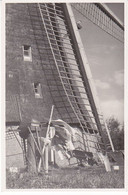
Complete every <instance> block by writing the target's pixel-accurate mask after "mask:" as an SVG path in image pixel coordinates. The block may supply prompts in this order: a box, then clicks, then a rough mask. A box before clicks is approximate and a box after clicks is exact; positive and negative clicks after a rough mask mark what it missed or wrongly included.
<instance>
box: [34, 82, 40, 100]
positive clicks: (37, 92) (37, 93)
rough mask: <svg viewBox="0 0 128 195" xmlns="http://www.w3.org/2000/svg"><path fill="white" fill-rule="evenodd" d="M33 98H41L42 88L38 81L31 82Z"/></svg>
mask: <svg viewBox="0 0 128 195" xmlns="http://www.w3.org/2000/svg"><path fill="white" fill-rule="evenodd" d="M33 88H34V93H35V98H42V90H41V84H40V83H33Z"/></svg>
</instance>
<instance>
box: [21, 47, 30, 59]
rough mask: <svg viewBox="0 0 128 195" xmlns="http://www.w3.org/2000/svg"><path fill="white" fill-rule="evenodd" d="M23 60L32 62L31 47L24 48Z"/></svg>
mask: <svg viewBox="0 0 128 195" xmlns="http://www.w3.org/2000/svg"><path fill="white" fill-rule="evenodd" d="M23 59H24V61H32V50H31V46H29V45H24V46H23Z"/></svg>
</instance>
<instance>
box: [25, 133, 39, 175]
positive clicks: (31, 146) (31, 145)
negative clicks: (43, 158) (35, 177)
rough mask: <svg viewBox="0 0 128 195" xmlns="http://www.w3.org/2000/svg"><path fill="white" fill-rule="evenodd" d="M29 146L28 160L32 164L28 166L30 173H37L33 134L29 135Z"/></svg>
mask: <svg viewBox="0 0 128 195" xmlns="http://www.w3.org/2000/svg"><path fill="white" fill-rule="evenodd" d="M27 146H28V151H27V158H28V159H29V161H30V164H29V166H28V171H29V172H33V173H36V172H37V169H36V158H35V143H34V141H33V138H32V135H31V134H29V137H28V139H27ZM31 165H32V166H31Z"/></svg>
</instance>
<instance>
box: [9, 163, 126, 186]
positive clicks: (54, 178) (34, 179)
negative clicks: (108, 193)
mask: <svg viewBox="0 0 128 195" xmlns="http://www.w3.org/2000/svg"><path fill="white" fill-rule="evenodd" d="M6 182H7V186H6V188H7V189H77V188H84V189H85V188H89V189H90V188H109V189H110V188H123V187H124V171H123V167H120V170H119V171H114V170H112V171H111V172H109V173H107V172H106V171H105V169H104V167H96V166H95V167H68V168H57V169H55V168H52V169H51V170H50V171H49V173H48V175H45V174H44V173H43V172H42V173H41V174H40V175H36V174H29V173H27V172H22V173H21V172H19V173H16V174H14V173H10V172H9V171H7V178H6Z"/></svg>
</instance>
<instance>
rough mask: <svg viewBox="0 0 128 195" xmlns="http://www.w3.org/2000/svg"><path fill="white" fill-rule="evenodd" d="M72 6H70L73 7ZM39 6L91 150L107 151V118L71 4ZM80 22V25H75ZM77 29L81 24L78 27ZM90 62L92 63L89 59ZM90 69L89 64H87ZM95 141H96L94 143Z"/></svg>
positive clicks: (57, 63)
mask: <svg viewBox="0 0 128 195" xmlns="http://www.w3.org/2000/svg"><path fill="white" fill-rule="evenodd" d="M69 7H70V8H69ZM38 8H39V11H40V15H41V18H42V22H43V25H44V28H45V31H46V34H47V38H48V41H49V45H50V48H51V51H52V55H53V58H54V61H55V65H56V68H57V72H58V77H59V78H60V82H61V84H62V86H63V90H64V92H65V94H66V96H67V99H68V101H69V103H70V106H71V108H72V110H73V112H74V114H75V116H76V119H77V120H78V121H79V125H80V127H81V129H82V132H83V142H84V144H85V148H86V150H88V151H90V150H91V151H92V149H91V148H93V149H94V150H95V151H99V150H106V148H105V141H104V136H103V131H102V130H103V124H102V123H103V121H102V122H101V120H102V117H101V119H100V116H99V114H98V109H97V106H96V104H95V100H94V97H93V94H92V89H91V86H90V85H91V84H90V81H89V78H88V75H87V72H88V71H89V70H88V71H87V70H86V69H85V66H84V65H85V64H84V59H83V58H82V56H81V51H80V48H79V44H78V43H77V41H76V40H75V38H76V36H75V35H73V34H74V28H73V26H72V15H71V16H70V14H71V13H69V9H70V10H71V6H70V5H69V4H68V5H67V4H55V3H43V4H42V3H39V4H38ZM75 25H76V24H75ZM76 28H77V27H76ZM86 61H87V60H86ZM86 63H88V62H86ZM86 68H87V69H88V67H87V64H86ZM90 143H93V144H90Z"/></svg>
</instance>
